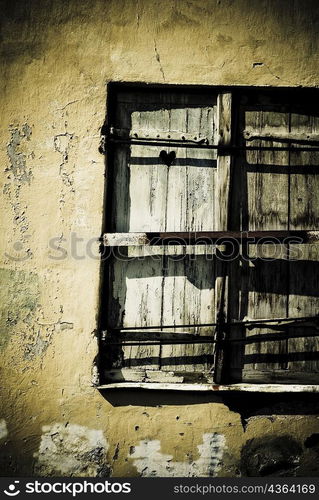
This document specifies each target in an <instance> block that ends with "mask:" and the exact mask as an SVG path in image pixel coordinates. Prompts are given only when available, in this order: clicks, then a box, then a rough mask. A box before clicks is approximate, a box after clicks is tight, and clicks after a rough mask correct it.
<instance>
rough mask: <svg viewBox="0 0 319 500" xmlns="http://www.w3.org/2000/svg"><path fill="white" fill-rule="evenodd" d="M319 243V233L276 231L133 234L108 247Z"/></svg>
mask: <svg viewBox="0 0 319 500" xmlns="http://www.w3.org/2000/svg"><path fill="white" fill-rule="evenodd" d="M260 240H261V242H262V243H267V242H268V243H269V242H270V241H272V242H273V243H286V244H288V243H295V244H297V243H319V231H305V230H292V231H291V230H284V231H280V230H275V231H267V230H266V231H189V232H183V231H177V232H154V231H153V232H147V233H142V232H131V233H105V234H104V235H103V244H104V245H105V246H110V247H113V246H141V245H165V244H166V245H168V244H179V245H189V244H192V245H194V244H196V245H198V244H203V243H205V242H206V243H215V244H217V245H219V244H223V243H225V242H230V243H231V242H232V241H238V242H240V243H242V242H247V243H257V242H260Z"/></svg>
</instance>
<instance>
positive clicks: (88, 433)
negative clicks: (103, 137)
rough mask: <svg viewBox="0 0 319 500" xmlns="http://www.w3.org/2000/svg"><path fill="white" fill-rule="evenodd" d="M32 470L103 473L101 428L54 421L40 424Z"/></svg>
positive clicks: (47, 473)
mask: <svg viewBox="0 0 319 500" xmlns="http://www.w3.org/2000/svg"><path fill="white" fill-rule="evenodd" d="M42 431H43V434H42V436H41V443H40V447H39V451H38V453H35V454H34V457H35V458H36V464H35V468H34V472H35V473H36V474H38V475H40V476H59V475H60V476H90V477H92V476H93V477H107V476H109V473H110V468H109V465H108V464H107V461H106V451H107V449H108V444H107V442H106V439H105V437H104V435H103V431H101V430H96V429H90V428H88V427H84V426H81V425H75V424H62V423H56V424H54V425H48V426H44V427H43V428H42Z"/></svg>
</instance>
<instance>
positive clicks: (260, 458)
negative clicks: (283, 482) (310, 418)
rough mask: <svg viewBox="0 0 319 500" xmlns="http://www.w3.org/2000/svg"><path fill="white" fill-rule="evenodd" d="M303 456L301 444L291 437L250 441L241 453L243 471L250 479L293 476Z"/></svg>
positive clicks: (272, 437) (268, 437)
mask: <svg viewBox="0 0 319 500" xmlns="http://www.w3.org/2000/svg"><path fill="white" fill-rule="evenodd" d="M301 454H302V448H301V446H300V444H299V443H298V442H297V441H296V440H295V439H293V438H292V437H291V436H289V435H285V436H267V437H266V436H263V437H260V438H254V439H250V440H249V441H247V443H246V444H245V445H244V446H243V448H242V451H241V471H242V473H243V475H245V476H249V477H251V476H252V477H258V476H261V477H264V476H293V475H295V474H294V473H295V471H296V469H297V468H298V465H299V463H300V457H301Z"/></svg>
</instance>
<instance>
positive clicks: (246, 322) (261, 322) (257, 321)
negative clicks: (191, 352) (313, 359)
mask: <svg viewBox="0 0 319 500" xmlns="http://www.w3.org/2000/svg"><path fill="white" fill-rule="evenodd" d="M307 321H314V322H319V315H316V316H299V317H287V318H267V319H266V318H265V319H249V320H235V321H231V322H229V323H226V326H227V328H232V327H234V326H247V327H249V326H253V327H255V328H258V326H257V325H262V326H263V325H266V326H267V324H269V323H274V324H275V326H277V325H278V326H282V323H290V322H293V323H304V322H307ZM217 325H220V323H197V324H188V325H156V326H133V327H132V326H130V327H128V326H126V327H122V328H112V327H110V328H109V330H110V331H112V332H125V331H132V332H134V330H135V331H138V330H156V329H169V328H197V327H198V328H200V327H208V326H217ZM175 333H176V332H175Z"/></svg>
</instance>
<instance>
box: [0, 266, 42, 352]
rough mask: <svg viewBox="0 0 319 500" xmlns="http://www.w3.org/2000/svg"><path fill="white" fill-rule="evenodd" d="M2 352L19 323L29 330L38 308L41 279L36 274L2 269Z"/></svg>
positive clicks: (0, 331) (0, 341) (0, 336)
mask: <svg viewBox="0 0 319 500" xmlns="http://www.w3.org/2000/svg"><path fill="white" fill-rule="evenodd" d="M0 280H1V284H2V286H1V288H0V299H1V300H0V303H1V311H0V350H1V349H4V348H5V347H6V345H7V343H8V341H9V339H10V337H11V335H12V332H13V330H14V327H15V326H16V325H17V324H18V322H20V325H21V322H22V323H24V324H25V325H28V326H26V328H29V324H30V318H31V317H32V315H34V314H35V311H36V308H37V306H38V301H39V296H40V289H39V278H38V276H37V275H36V274H35V273H32V272H25V271H14V270H9V269H0Z"/></svg>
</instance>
